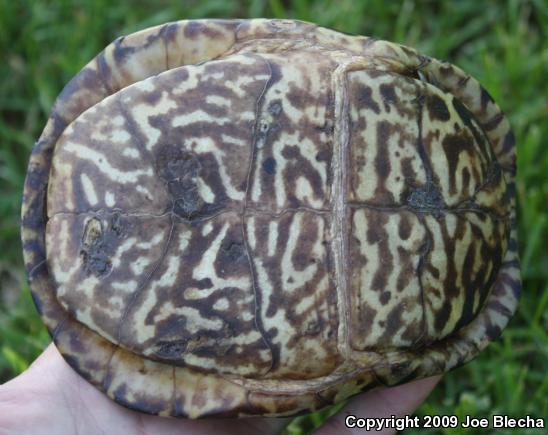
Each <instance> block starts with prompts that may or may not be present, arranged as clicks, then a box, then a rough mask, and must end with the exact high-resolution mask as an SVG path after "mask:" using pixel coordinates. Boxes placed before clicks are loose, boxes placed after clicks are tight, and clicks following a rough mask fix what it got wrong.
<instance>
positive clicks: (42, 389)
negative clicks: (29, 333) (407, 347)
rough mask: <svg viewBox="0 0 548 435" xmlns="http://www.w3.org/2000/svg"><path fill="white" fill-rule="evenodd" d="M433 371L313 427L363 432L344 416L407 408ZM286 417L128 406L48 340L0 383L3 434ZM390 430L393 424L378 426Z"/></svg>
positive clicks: (242, 427)
mask: <svg viewBox="0 0 548 435" xmlns="http://www.w3.org/2000/svg"><path fill="white" fill-rule="evenodd" d="M439 379H440V377H439V376H434V377H430V378H426V379H422V380H419V381H414V382H410V383H408V384H405V385H400V386H397V387H392V388H378V389H375V390H372V391H369V392H367V393H364V394H361V395H359V396H356V397H354V398H352V399H351V400H350V401H348V403H347V404H346V406H345V407H344V408H343V409H342V410H341V411H339V412H338V413H337V414H336V415H334V416H332V417H331V418H330V419H328V420H327V421H326V422H325V423H324V425H323V426H322V427H321V428H319V429H318V430H317V431H316V434H319V435H331V434H353V433H364V432H365V430H364V429H357V428H356V429H349V428H347V427H346V426H345V424H344V420H345V417H346V416H347V415H349V414H353V415H356V416H357V417H364V418H365V417H390V416H392V415H396V416H404V415H409V414H411V413H412V412H413V411H414V410H415V409H416V408H417V407H418V406H419V405H420V404H421V403H422V401H423V400H424V399H426V397H427V396H428V394H430V391H432V389H433V388H434V386H435V385H436V384H437V382H438V381H439ZM289 421H290V419H289V418H244V419H216V420H182V419H181V420H179V419H174V418H164V417H156V416H150V415H146V414H141V413H138V412H135V411H131V410H129V409H126V408H124V407H122V406H120V405H118V404H116V403H115V402H113V401H112V400H110V399H109V398H107V396H105V395H104V394H103V393H101V392H99V391H98V390H96V389H95V388H94V387H93V386H91V385H90V384H89V383H88V382H86V381H85V380H84V379H82V378H81V377H80V376H78V375H77V374H76V373H75V372H74V371H73V370H72V369H71V368H70V366H69V365H68V364H67V363H66V362H65V360H64V359H63V358H62V356H61V354H60V353H59V352H58V351H57V349H56V348H55V346H54V345H53V344H51V345H50V346H48V348H47V349H46V350H45V351H44V352H43V353H42V355H40V356H39V357H38V359H37V360H36V361H35V362H34V363H33V364H32V365H31V367H30V368H29V369H28V370H27V371H25V372H24V373H22V374H21V375H19V376H18V377H16V378H15V379H13V380H11V381H9V382H7V383H5V384H3V385H1V386H0V435H4V434H5V435H7V434H18V435H22V434H43V433H48V434H52V435H56V434H81V435H87V434H90V435H91V434H94V435H95V434H111V433H113V434H114V433H116V434H118V433H130V434H140V435H149V434H150V435H152V434H154V435H170V434H182V433H183V434H192V435H201V434H204V435H211V434H216V433H223V434H241V433H245V434H265V435H268V434H276V433H278V432H280V430H281V429H283V427H284V426H285V425H287V424H288V422H289ZM376 433H377V434H392V433H394V431H393V430H384V431H381V432H376Z"/></svg>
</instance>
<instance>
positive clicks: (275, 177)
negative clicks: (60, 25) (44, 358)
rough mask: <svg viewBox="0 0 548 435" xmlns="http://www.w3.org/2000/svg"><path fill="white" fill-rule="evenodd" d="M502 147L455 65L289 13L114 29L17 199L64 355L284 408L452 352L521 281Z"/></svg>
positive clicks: (255, 408)
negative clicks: (287, 16) (120, 34)
mask: <svg viewBox="0 0 548 435" xmlns="http://www.w3.org/2000/svg"><path fill="white" fill-rule="evenodd" d="M514 177H515V146H514V139H513V134H512V131H511V129H510V126H509V124H508V121H507V119H506V118H505V117H504V115H503V114H502V112H501V111H500V109H499V108H498V106H497V105H496V104H495V103H494V102H493V101H492V99H491V97H489V95H488V94H487V92H486V91H485V90H484V89H483V88H482V87H481V86H480V85H479V83H478V82H477V81H476V80H474V79H473V78H471V77H470V76H468V75H466V74H465V73H464V72H463V71H461V70H460V69H458V68H457V67H455V66H453V65H451V64H448V63H444V62H439V61H437V60H436V59H433V58H428V57H426V56H423V55H420V54H418V53H416V52H415V51H414V50H412V49H410V48H408V47H404V46H400V45H397V44H393V43H390V42H387V41H379V40H375V39H372V38H367V37H355V36H349V35H343V34H340V33H338V32H335V31H332V30H328V29H322V28H320V27H318V26H316V25H314V24H310V23H302V22H298V21H292V20H263V19H261V20H192V21H181V22H175V23H168V24H166V25H163V26H158V27H155V28H151V29H146V30H144V31H142V32H138V33H136V34H132V35H128V36H127V37H124V38H119V39H117V40H116V41H115V42H114V43H112V44H111V45H109V46H108V47H107V48H106V49H105V50H104V51H103V52H102V53H101V54H99V55H98V56H97V57H96V58H95V59H94V60H92V61H91V62H90V63H89V64H88V65H87V66H86V67H84V69H83V70H82V71H81V72H80V73H79V74H78V75H77V76H76V77H75V78H74V79H73V80H72V81H71V82H70V83H69V84H68V85H67V87H66V88H65V89H64V90H63V92H62V93H61V94H60V96H59V98H58V100H57V102H56V104H55V108H54V110H53V112H52V115H51V117H50V120H49V122H48V125H47V126H46V128H45V129H44V132H43V134H42V136H41V138H40V140H39V141H38V142H37V144H36V146H35V149H34V150H33V154H32V156H31V160H30V163H29V169H28V175H27V180H26V183H25V192H24V200H23V210H22V239H23V246H24V254H25V265H26V268H27V271H28V273H29V279H30V284H31V289H32V292H33V299H34V300H35V302H36V305H37V308H38V309H39V311H40V313H41V315H42V317H43V319H44V322H45V323H46V325H47V327H48V329H49V331H50V332H51V334H52V336H53V339H54V341H55V343H56V345H57V347H58V349H59V350H60V351H61V353H62V355H63V356H64V357H65V359H66V360H67V362H68V363H69V364H70V365H71V366H72V367H73V368H74V369H75V370H76V371H77V372H78V373H80V374H81V375H82V376H84V377H85V378H86V379H87V380H88V381H89V382H90V383H92V384H93V385H95V386H97V387H98V388H99V389H100V390H102V391H104V392H105V393H106V394H108V395H109V397H111V398H113V399H114V400H115V401H117V402H118V403H120V404H122V405H124V406H126V407H128V408H131V409H135V410H138V411H141V412H147V413H152V414H160V415H170V416H176V417H190V418H197V417H206V416H217V417H220V416H222V417H229V416H232V417H233V416H244V415H269V416H281V415H292V414H295V413H298V412H305V411H313V410H317V409H319V408H322V407H324V406H326V405H328V404H331V403H334V402H337V401H340V400H344V399H346V398H347V397H349V396H351V395H354V394H357V393H359V392H360V391H363V390H365V389H369V388H373V387H375V386H378V385H379V384H390V385H392V384H397V383H400V382H404V381H407V380H409V379H412V378H419V377H425V376H430V375H433V374H437V373H442V372H444V371H447V370H451V369H452V368H454V367H456V366H458V365H461V364H463V363H465V362H466V361H468V360H470V359H471V358H473V357H474V356H475V355H476V354H477V353H478V352H479V351H481V350H482V349H483V348H484V347H485V346H486V345H487V344H488V343H489V342H490V341H492V340H494V339H496V338H497V337H498V336H499V335H500V333H501V331H502V329H503V328H504V327H505V325H506V324H507V322H508V320H509V318H510V317H511V315H512V313H513V312H514V311H515V309H516V306H517V302H518V297H519V291H520V281H519V260H518V257H517V241H516V214H515V184H514V183H515V181H514Z"/></svg>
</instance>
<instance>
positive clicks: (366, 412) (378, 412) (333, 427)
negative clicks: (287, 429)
mask: <svg viewBox="0 0 548 435" xmlns="http://www.w3.org/2000/svg"><path fill="white" fill-rule="evenodd" d="M440 379H441V376H433V377H430V378H425V379H421V380H418V381H413V382H409V383H407V384H404V385H399V386H397V387H390V388H378V389H375V390H372V391H369V392H367V393H365V394H361V395H358V396H356V397H354V398H352V399H350V401H349V402H348V404H347V405H346V406H345V407H344V408H343V409H342V410H341V411H340V412H338V413H337V414H335V415H334V416H332V417H331V418H329V420H327V422H326V423H325V424H324V425H323V426H322V427H321V428H320V429H318V431H317V432H316V434H317V435H331V434H355V433H356V434H357V433H365V430H364V429H361V428H353V429H351V428H347V427H346V425H345V419H346V417H347V416H349V415H355V416H356V417H357V418H382V417H384V418H389V417H391V416H392V415H395V416H396V417H402V416H405V415H410V414H412V413H413V412H414V411H415V410H416V409H417V408H418V406H419V405H420V404H421V403H422V402H423V401H424V400H425V399H426V398H427V397H428V395H429V394H430V392H431V391H432V389H433V388H434V387H435V386H436V384H437V383H438V382H439V380H440ZM394 432H395V430H394V429H385V430H381V431H380V432H377V431H376V432H375V433H376V434H379V435H385V434H393V433H394Z"/></svg>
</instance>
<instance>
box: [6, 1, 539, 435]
mask: <svg viewBox="0 0 548 435" xmlns="http://www.w3.org/2000/svg"><path fill="white" fill-rule="evenodd" d="M153 4H154V6H153ZM253 16H266V17H291V18H299V19H304V20H309V21H313V22H317V23H319V24H322V25H325V26H328V27H332V28H335V29H338V30H342V31H345V32H348V33H358V34H365V35H371V36H375V37H378V38H384V39H388V40H393V41H396V42H401V43H404V44H407V45H410V46H414V47H416V48H418V49H419V50H420V51H422V52H424V53H426V54H429V55H432V56H435V57H438V58H442V59H446V60H449V61H451V62H453V63H455V64H457V65H459V66H461V67H462V68H464V69H465V70H467V71H468V72H469V73H471V74H472V75H473V76H475V77H476V78H478V79H479V80H480V82H482V83H483V84H484V86H485V87H486V88H487V89H488V91H489V92H490V93H491V94H492V95H493V96H494V98H495V99H496V100H497V101H498V102H499V104H500V106H501V107H502V108H503V110H504V111H505V112H506V113H507V114H508V116H509V118H510V121H511V124H512V125H513V127H514V131H515V134H516V137H517V143H518V167H519V173H518V195H519V198H518V216H519V237H520V253H521V258H522V271H523V283H524V288H523V297H522V300H521V304H520V308H519V310H518V313H517V314H516V315H515V317H514V318H513V320H512V321H511V323H510V326H509V327H508V328H507V329H506V330H505V332H504V334H503V336H502V338H501V339H500V340H498V341H497V342H495V343H493V344H492V345H491V346H490V347H489V348H488V349H487V350H486V351H485V352H483V353H482V354H481V356H480V357H479V358H477V359H476V360H474V361H473V362H472V363H470V364H468V365H466V366H464V367H462V368H460V369H458V370H456V371H454V372H452V373H450V374H448V375H446V376H445V377H444V380H443V382H442V383H441V384H440V386H439V387H438V388H437V389H436V390H435V392H434V393H433V394H432V395H431V397H430V398H429V399H428V400H427V402H426V403H425V404H423V406H422V407H421V408H420V410H419V414H457V415H459V416H461V417H463V416H464V415H466V414H470V415H473V416H489V415H491V414H509V415H513V416H516V417H520V416H525V415H526V414H529V415H532V416H537V417H541V416H542V417H545V418H546V417H548V377H547V376H546V369H547V368H548V333H547V331H548V309H547V308H548V253H547V249H546V243H547V242H548V222H547V213H546V212H547V209H548V207H547V201H548V152H546V151H545V150H544V149H543V146H546V143H543V141H545V140H546V139H545V138H546V137H548V123H547V122H546V120H547V119H548V103H547V102H548V98H547V96H548V80H547V76H548V74H547V73H548V44H547V42H546V40H547V37H548V35H547V33H548V3H547V2H546V1H544V0H538V1H534V0H530V1H517V0H516V1H508V2H504V1H486V2H481V1H478V0H463V1H458V2H457V1H451V2H440V1H421V2H418V1H411V0H408V1H402V2H397V1H394V2H387V1H384V0H371V1H355V0H343V1H328V0H320V1H308V0H294V1H288V0H286V1H282V0H270V1H267V0H253V1H244V2H240V1H232V0H199V1H181V0H177V1H157V2H154V3H152V2H150V3H148V4H146V5H145V3H144V2H135V3H134V4H132V5H131V6H130V5H129V3H125V2H112V1H110V0H108V1H107V0H95V1H89V2H86V1H68V0H64V1H30V0H27V1H21V2H15V1H12V0H0V54H1V59H2V61H1V63H0V186H1V193H0V247H1V248H2V254H1V255H0V382H4V381H6V380H8V379H10V378H11V377H13V376H15V375H16V374H17V373H19V372H21V371H22V370H24V369H25V368H26V367H27V366H28V364H29V362H30V361H32V360H33V359H34V358H35V357H36V356H37V355H38V354H39V353H40V352H41V350H42V349H43V348H44V346H45V345H46V344H47V342H48V340H49V337H48V335H47V333H46V332H45V329H44V328H43V327H42V324H41V322H40V320H39V318H38V317H37V315H36V313H35V311H34V307H33V306H32V303H31V300H30V297H29V293H28V289H27V287H26V280H25V276H24V272H23V268H22V258H21V248H20V243H19V209H20V199H21V190H22V184H23V180H24V174H25V169H26V162H27V159H28V155H29V153H30V150H31V148H32V145H33V142H34V140H35V139H36V138H37V137H38V136H39V134H40V131H41V129H42V128H43V126H44V124H45V120H46V117H47V115H48V113H49V111H50V109H51V106H52V104H53V101H54V99H55V97H56V95H57V94H58V93H59V91H60V90H61V89H62V87H63V84H65V83H66V82H67V81H68V80H69V79H70V78H71V77H72V76H73V75H74V74H75V73H76V72H77V71H78V70H79V69H80V68H81V67H82V66H83V65H84V64H85V63H86V62H87V61H88V60H89V59H91V58H92V57H93V56H94V55H95V54H96V53H97V52H98V51H100V49H101V48H103V47H104V46H105V45H106V44H108V43H109V42H110V41H111V40H113V39H114V38H115V37H117V36H119V35H123V34H127V33H130V32H133V31H136V30H138V29H142V28H144V27H147V26H151V25H154V24H159V23H163V22H165V21H170V20H177V19H182V18H198V17H253ZM323 418H324V417H323V414H322V415H320V414H317V415H313V416H306V417H300V418H298V419H296V421H295V422H294V423H293V424H292V425H291V426H290V427H289V428H288V432H289V433H303V432H306V431H310V430H311V429H312V428H313V427H314V426H317V425H318V424H320V423H321V421H322V419H323ZM407 433H413V432H412V431H408V432H407ZM447 433H449V432H447ZM451 433H468V432H466V431H464V430H463V431H462V432H455V431H452V432H451ZM521 433H525V432H521Z"/></svg>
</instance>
